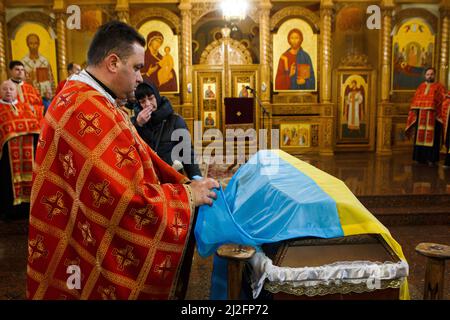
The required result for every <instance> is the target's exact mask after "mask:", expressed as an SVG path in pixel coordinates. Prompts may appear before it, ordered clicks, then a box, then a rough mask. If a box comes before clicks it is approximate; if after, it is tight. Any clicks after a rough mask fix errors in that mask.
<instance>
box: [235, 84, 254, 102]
mask: <svg viewBox="0 0 450 320" xmlns="http://www.w3.org/2000/svg"><path fill="white" fill-rule="evenodd" d="M247 87H250V83H248V82H245V83H242V82H238V83H237V89H238V90H237V95H238V97H239V98H248V97H251V96H252V95H251V93H250V90H249V89H247Z"/></svg>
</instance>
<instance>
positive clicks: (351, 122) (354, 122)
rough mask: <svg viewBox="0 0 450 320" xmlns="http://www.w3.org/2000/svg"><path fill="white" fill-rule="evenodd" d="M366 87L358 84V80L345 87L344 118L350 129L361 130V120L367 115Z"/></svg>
mask: <svg viewBox="0 0 450 320" xmlns="http://www.w3.org/2000/svg"><path fill="white" fill-rule="evenodd" d="M364 103H365V99H364V88H362V87H361V86H358V84H357V83H356V80H352V82H351V84H350V85H348V86H347V87H346V88H345V106H344V114H343V116H344V118H345V120H346V122H347V128H348V130H358V131H359V130H360V129H361V126H360V124H361V120H362V119H363V118H364V115H365V110H364V109H365V108H364Z"/></svg>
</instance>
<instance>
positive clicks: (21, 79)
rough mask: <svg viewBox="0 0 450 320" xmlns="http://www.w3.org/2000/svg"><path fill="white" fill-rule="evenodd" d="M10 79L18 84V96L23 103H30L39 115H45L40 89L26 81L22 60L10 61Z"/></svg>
mask: <svg viewBox="0 0 450 320" xmlns="http://www.w3.org/2000/svg"><path fill="white" fill-rule="evenodd" d="M9 72H10V75H11V78H10V80H11V81H12V82H14V83H15V84H16V88H17V98H18V100H19V101H20V102H21V103H28V104H29V105H30V106H31V108H32V109H33V110H34V112H35V114H36V115H37V116H38V117H41V118H42V117H43V116H44V105H43V103H42V98H41V95H40V93H39V91H38V90H37V89H36V88H35V87H33V86H32V85H31V84H29V83H27V82H25V78H26V76H25V67H24V65H23V63H22V62H21V61H18V60H13V61H11V62H10V63H9Z"/></svg>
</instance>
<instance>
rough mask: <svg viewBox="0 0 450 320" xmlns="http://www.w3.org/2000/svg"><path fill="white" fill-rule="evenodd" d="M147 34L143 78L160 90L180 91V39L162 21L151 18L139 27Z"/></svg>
mask: <svg viewBox="0 0 450 320" xmlns="http://www.w3.org/2000/svg"><path fill="white" fill-rule="evenodd" d="M139 32H140V33H141V34H143V35H145V36H146V39H147V42H146V43H147V47H146V50H145V64H144V67H143V68H142V78H143V79H144V81H146V82H150V83H153V84H155V85H156V86H157V87H158V89H159V91H160V92H174V93H175V92H178V78H179V77H178V39H177V36H176V35H174V34H173V32H172V30H171V29H170V27H169V26H168V25H167V24H165V23H164V22H162V21H159V20H151V21H148V22H147V23H145V24H144V25H142V26H141V28H139Z"/></svg>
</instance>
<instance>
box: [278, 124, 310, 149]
mask: <svg viewBox="0 0 450 320" xmlns="http://www.w3.org/2000/svg"><path fill="white" fill-rule="evenodd" d="M280 133H281V136H280V139H281V143H280V144H281V146H282V147H309V146H310V140H311V139H310V137H311V125H310V124H304V123H282V124H280Z"/></svg>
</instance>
